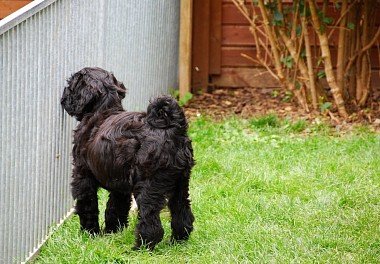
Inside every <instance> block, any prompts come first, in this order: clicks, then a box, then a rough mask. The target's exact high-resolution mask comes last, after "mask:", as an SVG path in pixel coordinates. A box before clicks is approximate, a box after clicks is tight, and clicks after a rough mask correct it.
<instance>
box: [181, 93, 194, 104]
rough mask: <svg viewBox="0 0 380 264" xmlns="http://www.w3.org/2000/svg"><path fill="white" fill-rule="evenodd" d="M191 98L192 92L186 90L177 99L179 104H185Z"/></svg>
mask: <svg viewBox="0 0 380 264" xmlns="http://www.w3.org/2000/svg"><path fill="white" fill-rule="evenodd" d="M192 98H193V94H192V93H190V92H186V93H185V95H184V96H183V97H182V98H181V99H180V100H179V102H178V103H179V105H180V106H184V105H186V104H187V103H188V102H189V101H190V100H191V99H192Z"/></svg>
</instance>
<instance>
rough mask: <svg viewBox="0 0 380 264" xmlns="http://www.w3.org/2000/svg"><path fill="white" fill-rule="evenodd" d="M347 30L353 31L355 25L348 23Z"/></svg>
mask: <svg viewBox="0 0 380 264" xmlns="http://www.w3.org/2000/svg"><path fill="white" fill-rule="evenodd" d="M347 28H349V29H351V30H353V29H355V24H354V23H352V22H348V24H347Z"/></svg>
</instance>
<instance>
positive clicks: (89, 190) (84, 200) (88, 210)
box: [71, 175, 99, 234]
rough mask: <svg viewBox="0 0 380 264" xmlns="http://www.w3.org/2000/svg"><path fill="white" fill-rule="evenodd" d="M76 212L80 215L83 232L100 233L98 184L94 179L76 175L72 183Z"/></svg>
mask: <svg viewBox="0 0 380 264" xmlns="http://www.w3.org/2000/svg"><path fill="white" fill-rule="evenodd" d="M71 187H72V189H71V191H72V195H73V198H74V199H76V201H77V202H76V206H75V210H76V213H77V214H78V215H79V219H80V226H81V229H82V230H86V231H88V232H89V233H90V234H97V233H99V209H98V195H97V191H98V184H97V182H96V181H95V180H94V179H93V178H92V177H84V176H82V175H75V176H74V178H73V181H72V183H71Z"/></svg>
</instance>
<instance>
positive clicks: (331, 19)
mask: <svg viewBox="0 0 380 264" xmlns="http://www.w3.org/2000/svg"><path fill="white" fill-rule="evenodd" d="M322 21H323V23H325V24H327V25H330V24H332V22H333V21H334V19H333V18H332V17H326V16H323V19H322Z"/></svg>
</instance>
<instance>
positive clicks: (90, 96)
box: [61, 68, 194, 249]
mask: <svg viewBox="0 0 380 264" xmlns="http://www.w3.org/2000/svg"><path fill="white" fill-rule="evenodd" d="M125 92H126V89H125V87H124V85H123V84H122V83H120V82H119V81H117V80H116V78H115V77H114V76H113V75H112V74H111V73H109V72H107V71H105V70H103V69H100V68H84V69H82V70H81V71H79V72H77V73H75V74H74V75H73V76H72V77H71V78H70V79H69V80H68V86H67V87H65V89H64V92H63V95H62V99H61V104H62V106H63V108H64V109H65V110H66V111H67V113H68V114H69V115H71V116H74V117H76V119H77V120H78V121H80V123H79V124H78V126H77V128H76V130H75V131H74V147H73V159H74V162H73V163H74V168H73V175H72V177H73V179H72V183H71V185H72V194H73V197H74V199H76V212H77V214H78V215H79V218H80V225H81V228H82V229H84V230H87V231H88V232H90V233H93V234H96V233H98V232H99V221H98V214H99V210H98V197H97V190H98V188H99V187H102V188H105V189H107V190H108V191H110V195H109V200H108V202H107V209H106V212H105V232H115V231H117V230H118V229H120V228H122V227H124V226H127V224H128V212H129V209H130V206H131V195H132V194H133V195H134V196H135V198H136V202H137V206H138V224H137V228H136V243H135V246H134V249H138V248H140V247H141V246H142V245H145V246H147V248H148V249H153V248H154V246H155V245H156V244H157V243H158V242H160V241H161V240H162V237H163V234H164V230H163V228H162V225H161V221H160V217H159V214H160V211H161V209H163V207H164V206H165V204H166V201H167V200H168V207H169V210H170V213H171V217H172V220H171V228H172V239H174V240H186V239H188V237H189V235H190V233H191V231H192V230H193V222H194V216H193V214H192V212H191V208H190V201H189V177H190V172H191V168H192V167H193V165H194V159H193V150H192V146H191V141H190V139H189V138H188V137H187V128H188V124H187V121H186V118H185V115H184V113H183V111H182V109H181V108H180V106H179V105H178V104H177V102H176V101H175V100H174V99H173V98H171V97H169V96H161V97H158V98H156V99H155V100H154V101H152V102H151V103H150V104H149V106H148V109H147V112H146V113H143V112H134V113H129V112H125V111H124V109H123V107H122V105H121V100H122V99H123V98H124V97H125Z"/></svg>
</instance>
